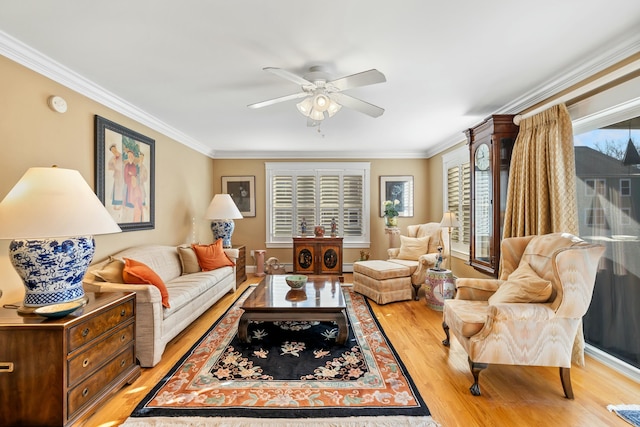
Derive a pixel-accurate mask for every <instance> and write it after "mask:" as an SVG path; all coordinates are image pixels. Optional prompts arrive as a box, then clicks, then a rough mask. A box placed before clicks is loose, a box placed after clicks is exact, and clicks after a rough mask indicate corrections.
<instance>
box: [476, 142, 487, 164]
mask: <svg viewBox="0 0 640 427" xmlns="http://www.w3.org/2000/svg"><path fill="white" fill-rule="evenodd" d="M476 167H477V168H478V169H479V170H481V171H484V170H487V169H489V146H488V145H487V144H480V146H478V148H477V149H476Z"/></svg>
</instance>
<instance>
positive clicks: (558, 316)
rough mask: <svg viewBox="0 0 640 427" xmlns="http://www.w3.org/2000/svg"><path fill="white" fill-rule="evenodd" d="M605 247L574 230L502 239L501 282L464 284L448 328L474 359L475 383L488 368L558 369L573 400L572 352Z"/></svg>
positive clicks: (449, 311) (447, 315)
mask: <svg viewBox="0 0 640 427" xmlns="http://www.w3.org/2000/svg"><path fill="white" fill-rule="evenodd" d="M604 250H605V248H604V246H601V245H593V244H589V243H587V242H585V241H584V240H581V239H580V238H578V237H576V236H574V235H572V234H568V233H553V234H546V235H541V236H527V237H515V238H508V239H504V240H503V241H502V244H501V261H500V274H499V278H498V279H458V280H457V282H456V288H457V293H456V296H455V298H454V299H452V300H446V301H445V303H444V310H443V323H442V326H443V328H444V330H445V334H446V339H445V340H444V341H443V344H444V345H446V346H448V345H449V339H450V336H449V331H452V332H453V335H454V336H455V337H456V338H457V340H458V341H459V342H460V344H461V345H462V347H463V348H464V350H465V351H466V352H467V354H468V356H469V366H470V368H471V373H472V375H473V379H474V383H473V385H472V386H471V388H470V390H471V393H472V394H473V395H475V396H479V395H480V386H479V385H478V377H479V375H480V371H481V370H482V369H484V368H486V367H487V365H488V364H489V363H495V364H505V365H529V366H558V367H559V368H560V380H561V382H562V387H563V390H564V393H565V396H566V397H567V398H569V399H573V390H572V387H571V376H570V372H571V371H570V369H571V355H572V347H573V343H574V338H575V336H576V333H577V332H578V328H579V326H580V321H581V318H582V316H584V314H585V313H586V312H587V309H588V308H589V304H590V302H591V297H592V294H593V287H594V284H595V278H596V273H597V268H598V261H599V259H600V257H601V256H602V254H603V253H604Z"/></svg>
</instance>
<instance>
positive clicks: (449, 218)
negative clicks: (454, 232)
mask: <svg viewBox="0 0 640 427" xmlns="http://www.w3.org/2000/svg"><path fill="white" fill-rule="evenodd" d="M459 226H460V222H458V218H456V214H455V213H454V212H449V211H447V212H445V213H444V215H443V216H442V221H440V227H450V228H452V227H459Z"/></svg>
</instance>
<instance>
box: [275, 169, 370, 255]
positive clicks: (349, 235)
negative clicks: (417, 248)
mask: <svg viewBox="0 0 640 427" xmlns="http://www.w3.org/2000/svg"><path fill="white" fill-rule="evenodd" d="M370 169H371V165H370V163H368V162H335V163H331V162H326V163H325V162H267V163H266V165H265V170H266V182H267V191H266V192H267V236H266V237H267V247H271V248H276V247H291V246H292V244H293V241H292V236H300V235H301V234H302V231H303V230H302V224H303V222H304V224H305V225H306V233H305V234H306V235H313V229H314V226H316V225H323V226H324V227H325V230H326V232H325V233H326V234H327V235H328V234H329V233H330V230H331V222H332V220H335V222H336V224H337V233H338V235H339V236H341V237H343V238H344V240H343V244H344V247H345V248H348V247H358V248H362V247H367V248H368V247H369V245H370V234H369V212H370V208H369V206H370V201H369V194H370V184H369V180H370Z"/></svg>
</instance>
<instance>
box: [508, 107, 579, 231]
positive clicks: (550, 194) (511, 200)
mask: <svg viewBox="0 0 640 427" xmlns="http://www.w3.org/2000/svg"><path fill="white" fill-rule="evenodd" d="M563 231H564V232H568V233H572V234H576V235H577V234H578V207H577V202H576V167H575V155H574V152H573V128H572V125H571V117H570V116H569V112H568V111H567V107H566V106H565V105H564V104H559V105H555V106H553V107H551V108H549V109H548V110H545V111H543V112H541V113H539V114H536V115H534V116H531V117H529V118H526V119H523V120H522V122H521V123H520V131H519V132H518V138H517V139H516V143H515V145H514V148H513V154H512V157H511V167H510V169H509V186H508V191H507V204H506V212H505V218H504V231H503V237H521V236H530V235H532V234H547V233H556V232H563Z"/></svg>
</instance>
